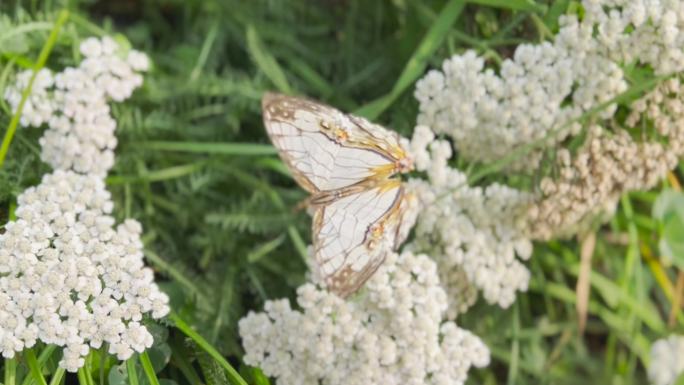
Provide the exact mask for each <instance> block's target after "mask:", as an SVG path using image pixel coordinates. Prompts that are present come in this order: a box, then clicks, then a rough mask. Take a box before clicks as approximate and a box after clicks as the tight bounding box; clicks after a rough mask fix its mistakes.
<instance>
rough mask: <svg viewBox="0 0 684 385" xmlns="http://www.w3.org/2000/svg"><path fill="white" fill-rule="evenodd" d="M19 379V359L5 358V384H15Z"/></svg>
mask: <svg viewBox="0 0 684 385" xmlns="http://www.w3.org/2000/svg"><path fill="white" fill-rule="evenodd" d="M16 381H17V359H16V358H7V359H5V382H4V385H15V383H16Z"/></svg>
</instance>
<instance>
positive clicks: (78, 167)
mask: <svg viewBox="0 0 684 385" xmlns="http://www.w3.org/2000/svg"><path fill="white" fill-rule="evenodd" d="M80 49H81V53H82V54H83V56H84V57H85V58H84V60H83V61H81V63H80V65H79V66H78V67H76V68H73V67H68V68H66V69H64V71H62V72H60V73H57V74H54V75H53V74H52V73H51V72H50V71H49V70H47V69H43V70H41V71H40V72H39V73H38V75H37V77H36V80H35V82H34V84H33V88H32V92H31V96H30V97H29V99H28V101H27V103H26V104H25V105H24V109H23V111H22V117H21V124H22V125H23V126H41V125H43V124H45V123H47V125H48V129H47V130H46V131H45V133H44V134H43V137H42V138H41V139H40V144H41V146H42V153H41V158H42V159H43V161H45V162H46V163H48V164H50V165H51V166H52V167H53V168H54V169H56V170H73V171H76V172H79V173H83V174H95V175H99V176H104V175H106V174H107V171H109V169H110V168H111V167H112V166H113V165H114V148H115V147H116V144H117V141H116V137H115V136H114V131H115V129H116V121H115V120H114V119H113V118H112V116H111V113H110V108H109V105H108V104H107V102H108V100H110V99H111V100H114V101H119V102H120V101H123V100H125V99H127V98H129V97H130V96H131V94H132V93H133V91H134V90H135V89H136V88H138V87H139V86H140V85H141V84H142V76H141V75H140V74H139V73H138V72H142V71H146V70H147V69H148V68H149V60H148V59H147V56H145V55H144V54H142V53H140V52H137V51H133V50H131V51H129V52H128V53H127V54H125V57H124V53H123V52H122V49H121V48H120V47H119V45H118V44H117V43H116V42H115V41H114V40H113V39H111V38H109V37H104V38H102V39H96V38H89V39H86V40H85V41H83V43H81V46H80ZM30 76H31V71H30V70H29V71H25V72H22V73H20V74H19V75H18V77H17V82H16V84H15V86H14V87H11V88H8V89H7V91H6V94H5V99H6V100H7V101H8V102H9V103H10V105H11V106H12V108H13V109H16V108H17V106H18V105H19V101H20V100H21V94H22V92H23V90H24V89H25V88H26V86H27V85H28V81H29V78H30Z"/></svg>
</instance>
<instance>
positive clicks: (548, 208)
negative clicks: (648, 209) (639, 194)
mask: <svg viewBox="0 0 684 385" xmlns="http://www.w3.org/2000/svg"><path fill="white" fill-rule="evenodd" d="M626 124H627V126H628V127H630V128H634V127H642V125H652V126H653V127H654V128H655V132H656V133H657V134H658V135H660V138H654V139H650V140H643V141H636V140H635V139H633V138H632V137H631V136H630V134H629V133H628V132H627V131H626V130H625V129H624V128H622V127H620V126H618V125H617V124H612V125H611V126H612V127H611V130H610V133H606V132H605V131H606V130H605V129H604V128H602V127H600V126H592V127H591V128H590V129H589V135H588V138H587V140H586V143H585V144H584V146H583V147H582V148H580V149H579V150H578V151H577V153H576V154H575V155H574V156H572V155H571V154H570V152H569V151H568V150H565V149H561V150H559V151H558V157H557V158H558V159H557V161H556V163H557V164H556V166H557V168H558V170H559V172H558V174H559V175H558V177H556V178H555V179H551V178H545V179H543V180H542V182H541V184H540V190H541V194H540V196H539V197H538V198H537V199H536V201H535V202H534V203H533V204H532V205H531V206H530V208H529V213H528V214H529V233H530V235H531V236H532V237H534V238H535V239H549V238H551V237H554V236H556V237H557V236H564V235H569V234H573V233H575V232H577V231H578V230H580V229H581V228H583V227H584V226H585V225H587V224H589V223H591V221H593V220H595V219H596V218H597V216H598V215H600V214H604V215H610V214H612V213H613V212H614V211H615V207H616V205H617V202H618V200H619V198H620V196H621V195H622V194H623V193H625V192H627V191H633V190H648V189H650V188H653V187H654V186H656V185H657V184H658V182H659V181H660V180H661V179H662V178H663V177H664V176H665V175H666V173H667V172H668V171H669V170H671V169H672V168H674V167H676V165H677V162H678V159H679V158H680V157H682V156H683V155H684V87H682V86H681V82H680V80H679V79H678V78H672V79H669V80H666V81H664V82H663V83H662V84H660V85H659V86H658V87H657V88H656V89H655V90H653V91H651V92H650V93H648V94H647V95H646V96H644V97H643V98H641V99H639V100H637V101H636V102H634V103H633V104H632V106H631V113H630V115H629V116H628V118H627V121H626ZM663 139H665V140H663Z"/></svg>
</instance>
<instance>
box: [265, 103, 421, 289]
mask: <svg viewBox="0 0 684 385" xmlns="http://www.w3.org/2000/svg"><path fill="white" fill-rule="evenodd" d="M262 111H263V115H264V123H265V126H266V129H267V132H268V133H269V136H270V137H271V140H272V142H273V144H274V145H275V146H276V147H277V148H278V150H279V154H280V156H281V159H283V161H284V162H285V164H286V165H287V166H288V168H289V169H290V171H292V174H293V176H294V178H295V180H296V181H297V182H298V183H299V185H301V186H302V188H304V189H305V190H307V191H308V192H309V193H311V198H310V201H309V203H310V205H311V206H312V208H313V209H314V218H313V226H312V228H313V246H314V259H315V262H316V266H317V267H318V270H319V274H320V275H321V276H322V277H323V278H324V281H325V282H326V284H327V286H328V288H329V289H330V290H331V291H333V292H335V293H336V294H338V295H340V296H343V297H344V296H347V295H349V294H350V293H352V292H354V291H356V290H357V289H358V288H359V287H360V286H362V285H363V283H364V282H365V281H366V280H367V279H368V278H369V277H370V276H371V275H372V274H373V273H374V272H375V270H377V268H378V267H379V266H380V265H381V264H382V262H383V260H384V258H385V254H386V253H387V252H388V251H389V250H392V249H396V247H398V246H399V244H400V243H401V242H402V241H403V238H405V236H406V234H405V233H407V230H406V227H407V226H406V223H407V222H411V221H410V220H408V221H407V220H406V218H404V217H405V216H406V213H407V212H409V211H410V210H409V206H411V205H412V204H413V203H414V199H413V197H412V196H411V195H410V194H407V193H406V191H405V189H404V187H403V186H402V183H401V181H400V180H399V179H397V178H391V177H392V176H393V175H395V174H397V173H401V172H406V171H409V170H410V169H411V168H412V161H411V159H410V157H409V156H408V153H407V151H406V150H405V149H404V147H403V146H402V144H401V138H400V137H399V135H398V134H396V133H394V132H391V131H388V130H387V129H385V128H383V127H381V126H379V125H376V124H373V123H371V122H369V121H367V120H366V119H363V118H360V117H356V116H353V115H347V114H344V113H342V112H340V111H338V110H336V109H334V108H332V107H329V106H325V105H323V104H320V103H316V102H313V101H310V100H308V99H303V98H297V97H291V96H286V95H280V94H271V93H269V94H266V95H265V96H264V97H263V99H262Z"/></svg>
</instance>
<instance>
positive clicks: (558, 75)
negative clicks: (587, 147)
mask: <svg viewBox="0 0 684 385" xmlns="http://www.w3.org/2000/svg"><path fill="white" fill-rule="evenodd" d="M582 5H583V8H584V14H583V18H582V20H581V21H580V20H578V18H577V16H576V15H567V16H563V17H561V19H560V31H559V32H558V34H557V35H556V36H555V38H554V39H553V40H552V41H551V42H544V43H541V44H522V45H520V46H518V47H517V49H516V51H515V54H514V55H513V57H512V58H510V59H506V60H504V61H503V63H502V64H501V67H500V70H499V73H495V72H494V71H493V70H492V69H489V68H486V67H485V59H484V58H483V57H480V56H477V55H476V54H475V53H474V52H472V51H469V52H466V53H464V54H462V55H456V56H453V57H452V58H450V59H448V60H446V61H445V62H444V64H443V65H442V70H441V71H431V72H430V73H428V74H427V75H426V76H425V77H424V78H423V79H422V80H420V81H419V82H418V84H417V86H416V91H415V96H416V98H417V99H418V101H419V102H420V115H419V117H418V123H419V124H422V125H427V126H430V127H431V128H432V129H434V130H435V132H437V133H439V134H446V135H449V136H450V137H452V138H453V139H454V144H455V146H456V148H457V150H458V152H459V153H460V154H461V155H462V156H463V157H464V158H466V159H468V160H473V161H478V162H491V161H495V160H497V159H500V158H501V157H502V156H505V155H507V154H509V153H510V152H511V151H512V150H514V149H516V148H519V147H520V146H522V145H525V144H530V143H533V142H537V141H540V140H543V139H545V138H546V140H547V142H546V143H547V145H548V146H554V145H556V144H558V143H560V142H561V141H563V140H564V139H565V138H567V137H568V136H571V135H576V134H577V133H579V132H580V130H581V128H582V126H581V124H580V123H578V122H577V121H575V119H576V118H578V117H579V116H581V115H582V114H583V113H585V112H587V111H590V110H592V109H595V108H597V107H599V106H601V105H602V104H604V103H606V102H609V101H610V100H611V99H613V98H614V97H616V96H617V95H619V94H620V93H622V92H624V91H625V90H626V89H627V80H626V76H625V74H624V71H623V70H622V68H621V65H622V64H631V63H637V64H641V65H647V66H650V67H652V68H653V69H654V70H655V73H656V74H659V75H667V74H672V73H675V72H680V71H682V70H684V29H683V27H684V2H681V1H679V0H658V1H656V0H585V1H583V2H582ZM615 111H616V106H615V105H610V106H608V107H607V108H604V109H603V110H602V111H601V113H600V114H599V117H601V118H604V119H609V118H611V117H612V116H613V115H614V113H615ZM540 160H541V152H540V151H536V152H532V153H531V154H529V155H528V156H526V157H525V158H524V159H518V161H517V162H512V163H511V164H510V165H509V166H510V167H511V168H514V169H526V170H534V169H537V166H538V164H539V161H540Z"/></svg>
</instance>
